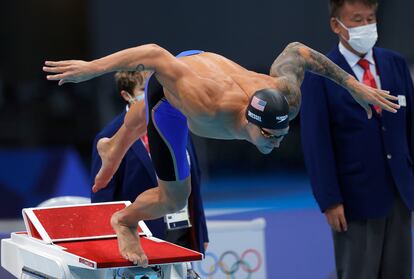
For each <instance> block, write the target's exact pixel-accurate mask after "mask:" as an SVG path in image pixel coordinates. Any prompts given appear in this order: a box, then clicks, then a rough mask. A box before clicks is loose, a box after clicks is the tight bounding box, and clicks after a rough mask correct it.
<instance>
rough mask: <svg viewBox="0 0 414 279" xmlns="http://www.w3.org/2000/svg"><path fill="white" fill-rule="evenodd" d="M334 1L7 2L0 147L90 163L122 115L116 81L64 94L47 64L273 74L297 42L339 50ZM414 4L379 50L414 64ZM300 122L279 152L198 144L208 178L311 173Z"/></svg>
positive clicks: (2, 16) (383, 11) (394, 6)
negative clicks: (129, 64)
mask: <svg viewBox="0 0 414 279" xmlns="http://www.w3.org/2000/svg"><path fill="white" fill-rule="evenodd" d="M327 3H328V1H326V0H318V1H316V0H311V1H310V0H291V1H246V0H239V1H235V0H231V1H230V0H229V1H218V0H211V1H133V0H121V1H116V2H115V1H109V0H89V1H85V0H61V1H51V0H44V1H23V0H15V1H2V2H1V4H0V5H1V6H0V38H1V43H0V61H1V62H0V131H1V134H0V145H1V147H10V146H13V147H39V146H56V145H74V146H75V147H76V148H77V149H78V150H79V152H80V153H81V155H82V158H83V159H84V161H85V165H88V163H89V160H90V158H89V154H90V144H91V141H92V139H93V137H94V135H95V134H96V132H97V131H98V130H99V129H100V128H101V127H102V126H103V125H105V124H106V123H107V122H108V121H109V120H110V119H111V118H112V117H114V116H115V115H116V114H117V113H119V112H120V111H121V110H122V109H123V104H122V102H121V100H120V98H119V96H118V95H117V93H116V92H115V88H114V84H113V80H112V77H111V76H110V75H106V76H104V77H100V78H98V79H96V80H94V81H90V82H87V83H83V84H77V85H65V86H63V87H58V86H57V85H56V84H55V83H52V82H47V81H45V78H44V76H45V75H44V74H43V73H42V72H41V66H42V64H43V61H44V60H45V59H72V58H77V59H85V60H89V59H94V58H97V57H100V56H103V55H106V54H109V53H111V52H114V51H117V50H120V49H124V48H127V47H132V46H136V45H140V44H144V43H150V42H152V43H157V44H159V45H161V46H163V47H165V48H166V49H168V50H169V51H171V52H172V53H178V52H180V51H182V50H186V49H202V50H206V51H213V52H217V53H220V54H222V55H224V56H226V57H228V58H230V59H232V60H234V61H236V62H237V63H239V64H241V65H242V66H244V67H247V68H249V69H252V70H255V71H258V72H263V73H266V72H268V69H269V67H270V65H271V63H272V62H273V60H274V59H275V58H276V56H277V55H278V54H279V53H280V52H281V50H282V49H283V48H284V47H285V46H286V45H287V44H288V43H289V42H292V41H300V42H303V43H305V44H307V45H309V46H310V47H312V48H314V49H317V50H319V51H320V52H323V53H325V52H327V51H329V49H331V48H332V47H333V46H334V45H335V44H336V38H335V36H334V35H333V34H332V33H331V31H330V29H329V16H328V8H327ZM413 12H414V1H413V0H394V1H380V9H379V11H378V21H379V36H380V40H379V43H378V45H380V46H383V47H389V48H392V49H394V50H396V51H399V52H401V53H402V54H403V55H404V56H405V57H406V58H407V59H408V61H409V62H410V63H414V36H413V31H412V30H413V29H414V18H413V16H412V14H413ZM298 125H299V123H298V120H295V121H294V122H293V123H292V131H291V133H290V134H289V136H288V137H287V138H286V140H285V141H284V142H283V144H282V146H281V148H280V150H278V151H276V152H273V153H272V154H271V155H268V156H263V155H261V154H259V153H258V152H257V151H256V150H255V148H254V147H253V146H251V145H250V144H247V143H244V142H237V141H231V142H230V141H229V142H227V141H215V140H205V139H200V138H197V139H196V142H197V146H198V152H199V153H200V157H201V160H202V163H203V166H204V173H205V174H206V175H208V176H214V175H220V174H233V173H237V172H243V173H244V174H246V173H251V172H268V171H272V172H277V171H286V169H289V170H304V168H303V161H302V155H301V151H300V138H299V131H298Z"/></svg>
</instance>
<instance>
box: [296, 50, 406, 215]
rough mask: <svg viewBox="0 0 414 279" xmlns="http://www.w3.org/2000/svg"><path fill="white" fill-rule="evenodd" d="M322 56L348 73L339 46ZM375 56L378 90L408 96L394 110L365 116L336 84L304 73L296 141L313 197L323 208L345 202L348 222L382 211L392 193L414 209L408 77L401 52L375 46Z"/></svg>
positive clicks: (382, 213)
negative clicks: (302, 155)
mask: <svg viewBox="0 0 414 279" xmlns="http://www.w3.org/2000/svg"><path fill="white" fill-rule="evenodd" d="M327 56H328V57H329V58H330V59H331V60H332V61H333V62H335V63H336V64H337V65H339V66H340V67H341V68H342V69H344V70H345V71H347V72H348V73H350V74H353V75H354V73H353V71H352V69H351V67H350V66H349V64H348V63H347V62H346V60H345V58H344V57H343V55H342V54H341V53H340V52H339V49H338V47H336V48H335V49H334V50H332V51H331V52H330V53H329V54H328V55H327ZM374 59H375V61H376V64H377V69H378V73H379V76H380V80H381V87H382V89H384V90H389V91H390V92H391V94H392V95H395V96H397V95H404V96H405V98H406V103H407V106H406V107H401V108H400V109H399V110H398V112H397V113H396V114H393V113H389V112H387V111H383V112H382V116H381V117H379V116H378V115H376V114H375V113H374V116H373V117H372V119H371V120H369V119H368V118H367V115H366V112H365V110H364V109H363V108H362V107H361V106H359V104H358V103H357V102H355V101H354V100H353V98H352V97H351V95H350V94H349V93H348V92H347V91H346V90H345V89H344V88H342V87H340V86H339V85H337V84H336V83H334V82H332V81H330V80H328V79H326V78H323V77H321V76H318V75H315V74H312V73H307V74H306V76H305V80H304V82H303V84H302V110H301V115H300V119H301V134H302V146H303V152H304V157H305V163H306V167H307V169H308V173H309V176H310V180H311V185H312V190H313V194H314V196H315V198H316V201H317V203H318V204H319V207H320V208H321V210H322V211H324V210H325V209H327V208H329V207H331V206H332V205H334V204H337V203H343V204H344V208H345V214H346V217H347V218H348V219H350V220H352V219H366V218H375V217H383V216H386V215H387V214H388V213H389V212H390V209H391V206H392V204H393V201H394V195H395V193H397V192H398V193H399V194H400V196H401V198H402V199H403V201H404V202H405V204H406V205H407V207H408V208H410V209H411V210H413V209H414V167H413V151H414V134H413V125H414V116H413V107H414V101H413V97H414V88H413V81H412V79H411V75H410V72H409V70H408V67H407V64H406V62H405V60H404V58H403V57H401V56H400V55H399V54H397V53H395V52H392V51H390V50H386V49H382V48H374ZM354 76H355V75H354ZM388 157H389V158H388Z"/></svg>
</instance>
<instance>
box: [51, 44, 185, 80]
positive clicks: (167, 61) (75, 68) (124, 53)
mask: <svg viewBox="0 0 414 279" xmlns="http://www.w3.org/2000/svg"><path fill="white" fill-rule="evenodd" d="M43 70H44V71H45V72H48V73H52V75H48V76H47V79H49V80H59V85H62V84H64V83H66V82H74V83H78V82H82V81H86V80H89V79H92V78H94V77H97V76H100V75H103V74H105V73H109V72H114V71H119V70H127V71H135V70H138V71H144V70H150V71H155V72H156V73H157V74H158V75H161V76H162V77H163V79H165V80H167V81H168V80H169V79H175V78H179V77H180V76H181V75H183V74H185V72H186V70H187V68H186V67H184V66H183V63H181V62H179V60H178V59H176V58H175V57H174V56H173V55H172V54H171V53H169V52H168V51H167V50H165V49H163V48H161V47H159V46H157V45H155V44H148V45H142V46H138V47H134V48H129V49H125V50H121V51H118V52H115V53H113V54H111V55H108V56H105V57H103V58H100V59H96V60H93V61H90V62H87V61H82V60H66V61H46V62H45V67H43Z"/></svg>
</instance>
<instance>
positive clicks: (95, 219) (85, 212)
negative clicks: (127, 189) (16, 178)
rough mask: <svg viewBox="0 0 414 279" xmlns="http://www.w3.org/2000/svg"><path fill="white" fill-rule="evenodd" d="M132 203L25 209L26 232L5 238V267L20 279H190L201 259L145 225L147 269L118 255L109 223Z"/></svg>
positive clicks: (140, 229)
mask: <svg viewBox="0 0 414 279" xmlns="http://www.w3.org/2000/svg"><path fill="white" fill-rule="evenodd" d="M129 204H130V202H110V203H97V204H85V205H73V206H61V207H44V208H27V209H23V218H24V222H25V225H26V229H27V232H17V233H12V234H11V237H10V238H9V239H4V240H2V249H1V257H2V258H1V262H2V266H3V267H4V268H5V269H6V270H8V271H9V272H10V273H12V274H13V275H14V276H16V277H18V278H32V277H30V276H33V278H59V279H60V278H187V277H186V274H187V264H186V263H188V262H191V261H199V260H202V258H203V255H202V254H201V253H199V252H196V251H193V250H190V249H187V248H184V247H181V246H178V245H175V244H172V243H169V242H166V241H164V240H161V239H158V238H155V237H153V236H152V234H151V232H150V230H149V229H148V227H147V226H146V225H145V223H144V222H142V221H140V222H139V223H138V233H139V235H140V240H141V245H142V247H143V249H144V251H145V253H146V255H147V257H148V263H149V267H148V268H142V267H136V266H134V265H133V263H131V262H130V261H127V260H125V259H124V258H123V257H122V256H121V255H120V254H119V251H118V241H117V238H116V234H115V232H114V231H113V229H112V227H111V224H110V219H111V216H112V214H113V213H115V212H116V211H119V210H121V209H123V208H125V207H126V206H128V205H129ZM23 276H26V277H23ZM27 276H29V277H27Z"/></svg>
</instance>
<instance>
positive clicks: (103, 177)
mask: <svg viewBox="0 0 414 279" xmlns="http://www.w3.org/2000/svg"><path fill="white" fill-rule="evenodd" d="M96 149H97V150H98V154H99V156H100V157H101V161H102V166H101V169H100V170H99V172H98V174H97V175H96V177H95V184H94V185H93V187H92V191H93V192H94V193H96V192H97V191H99V190H101V189H102V188H105V187H106V185H107V184H108V183H109V181H110V180H111V179H112V176H113V175H114V174H115V172H116V170H117V169H118V167H119V164H120V163H121V161H122V156H117V155H118V154H115V152H114V151H115V150H114V148H113V144H112V142H111V139H110V138H101V139H100V140H99V141H98V144H97V145H96Z"/></svg>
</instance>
